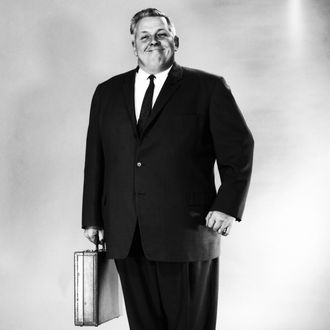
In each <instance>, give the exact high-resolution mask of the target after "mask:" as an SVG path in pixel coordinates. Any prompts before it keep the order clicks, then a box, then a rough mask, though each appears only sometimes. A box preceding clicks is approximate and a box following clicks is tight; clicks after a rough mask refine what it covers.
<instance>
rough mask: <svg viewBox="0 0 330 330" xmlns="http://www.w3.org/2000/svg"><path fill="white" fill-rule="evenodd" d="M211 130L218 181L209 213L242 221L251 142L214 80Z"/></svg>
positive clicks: (226, 91) (228, 98) (222, 87)
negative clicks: (218, 175) (222, 214)
mask: <svg viewBox="0 0 330 330" xmlns="http://www.w3.org/2000/svg"><path fill="white" fill-rule="evenodd" d="M210 130H211V135H212V139H213V145H214V151H215V156H216V161H217V165H218V169H219V173H220V178H221V186H220V187H219V190H218V192H217V195H216V198H215V200H214V202H213V204H212V207H211V210H217V211H221V212H224V213H226V214H229V215H231V216H233V217H235V218H236V220H237V221H241V220H242V214H243V211H244V207H245V202H246V197H247V193H248V189H249V185H250V179H251V173H252V163H253V150H254V139H253V137H252V134H251V131H250V130H249V128H248V127H247V124H246V122H245V120H244V118H243V115H242V113H241V111H240V109H239V107H238V106H237V104H236V102H235V99H234V97H233V95H232V93H231V91H230V88H229V87H228V85H227V84H226V82H225V80H224V79H223V78H222V77H220V78H219V79H217V82H216V84H215V88H214V90H213V95H212V99H211V103H210Z"/></svg>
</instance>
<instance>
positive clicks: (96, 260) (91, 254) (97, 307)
mask: <svg viewBox="0 0 330 330" xmlns="http://www.w3.org/2000/svg"><path fill="white" fill-rule="evenodd" d="M122 304H123V297H122V291H121V286H120V279H119V275H118V272H117V269H116V265H115V261H114V260H113V259H107V258H106V252H105V249H104V246H103V249H102V250H98V245H96V250H95V251H93V250H86V251H78V252H75V253H74V324H75V325H77V326H98V325H100V324H102V323H104V322H107V321H109V320H111V319H114V318H116V317H119V316H121V315H122V311H123V306H122Z"/></svg>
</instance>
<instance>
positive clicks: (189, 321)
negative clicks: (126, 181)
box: [115, 224, 219, 330]
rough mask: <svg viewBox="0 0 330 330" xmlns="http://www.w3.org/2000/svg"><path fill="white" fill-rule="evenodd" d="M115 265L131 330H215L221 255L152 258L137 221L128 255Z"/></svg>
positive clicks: (117, 260)
mask: <svg viewBox="0 0 330 330" xmlns="http://www.w3.org/2000/svg"><path fill="white" fill-rule="evenodd" d="M115 264H116V267H117V270H118V273H119V277H120V280H121V284H122V289H123V295H124V300H125V306H126V312H127V317H128V322H129V326H130V329H131V330H215V328H216V318H217V303H218V283H219V282H218V278H219V258H215V259H212V260H205V261H194V262H162V261H151V260H148V259H146V257H145V256H144V253H143V249H142V245H141V237H140V232H139V227H138V224H137V226H136V230H135V234H134V239H133V242H132V246H131V249H130V253H129V255H128V257H127V258H125V259H115Z"/></svg>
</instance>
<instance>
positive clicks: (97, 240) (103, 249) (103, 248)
mask: <svg viewBox="0 0 330 330" xmlns="http://www.w3.org/2000/svg"><path fill="white" fill-rule="evenodd" d="M99 245H102V249H101V250H99ZM105 249H106V247H105V241H104V240H103V241H102V243H100V242H99V237H98V235H97V236H96V242H95V251H105Z"/></svg>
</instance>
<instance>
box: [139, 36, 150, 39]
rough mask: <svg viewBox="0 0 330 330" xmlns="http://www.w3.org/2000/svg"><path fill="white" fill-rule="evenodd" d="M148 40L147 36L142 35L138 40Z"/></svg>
mask: <svg viewBox="0 0 330 330" xmlns="http://www.w3.org/2000/svg"><path fill="white" fill-rule="evenodd" d="M148 38H149V36H147V35H144V36H142V37H141V38H140V40H147V39H148Z"/></svg>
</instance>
